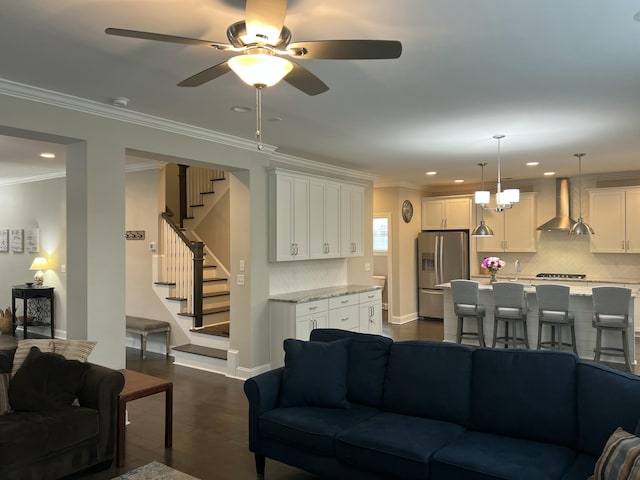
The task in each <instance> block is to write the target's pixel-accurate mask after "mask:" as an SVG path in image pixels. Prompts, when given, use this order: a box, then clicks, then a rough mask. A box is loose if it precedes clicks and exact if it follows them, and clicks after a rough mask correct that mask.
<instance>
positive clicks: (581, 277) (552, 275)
mask: <svg viewBox="0 0 640 480" xmlns="http://www.w3.org/2000/svg"><path fill="white" fill-rule="evenodd" d="M536 277H538V278H567V279H570V278H573V279H576V280H584V279H585V278H587V276H586V275H585V274H584V273H539V274H537V275H536Z"/></svg>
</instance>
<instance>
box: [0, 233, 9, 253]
mask: <svg viewBox="0 0 640 480" xmlns="http://www.w3.org/2000/svg"><path fill="white" fill-rule="evenodd" d="M8 251H9V229H8V228H2V229H0V252H8Z"/></svg>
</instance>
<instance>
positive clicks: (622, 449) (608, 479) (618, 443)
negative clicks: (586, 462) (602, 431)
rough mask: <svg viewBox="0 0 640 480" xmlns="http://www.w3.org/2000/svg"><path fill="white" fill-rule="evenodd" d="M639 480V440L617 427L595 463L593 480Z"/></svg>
mask: <svg viewBox="0 0 640 480" xmlns="http://www.w3.org/2000/svg"><path fill="white" fill-rule="evenodd" d="M637 478H640V438H638V437H636V436H635V435H632V434H631V433H628V432H625V431H624V430H623V429H622V428H620V427H618V428H617V429H616V431H615V432H613V433H612V434H611V436H610V437H609V440H607V443H606V445H605V446H604V450H603V451H602V454H601V455H600V458H598V461H597V462H596V468H595V471H594V473H593V476H592V477H590V479H593V480H633V479H637Z"/></svg>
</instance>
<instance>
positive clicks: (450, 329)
mask: <svg viewBox="0 0 640 480" xmlns="http://www.w3.org/2000/svg"><path fill="white" fill-rule="evenodd" d="M522 283H525V288H524V290H525V293H526V296H527V303H528V312H527V334H528V336H529V347H530V348H532V349H535V348H536V347H537V341H538V302H537V299H536V290H535V286H533V285H529V284H527V282H522ZM554 283H558V284H567V286H569V287H570V290H569V295H570V298H569V310H570V311H571V312H573V313H574V314H575V328H576V343H577V349H578V355H579V356H580V358H582V359H584V360H593V356H594V352H593V350H594V348H595V346H596V330H595V328H593V326H592V324H591V321H592V317H593V300H592V297H591V289H592V287H590V286H586V285H585V286H582V285H569V284H568V282H566V283H565V282H558V281H556V282H554ZM441 286H442V287H443V288H444V340H445V342H455V341H456V327H457V324H458V319H457V317H456V315H455V313H454V311H453V296H452V294H451V284H449V283H446V284H443V285H441ZM479 288H480V303H481V304H483V305H485V307H486V309H487V313H486V316H485V320H484V335H485V341H486V343H487V345H488V346H490V345H491V343H492V342H493V323H494V319H493V310H494V303H493V288H492V286H491V284H489V282H485V283H482V282H481V283H480V287H479ZM636 311H640V298H639V296H638V290H637V289H632V290H631V301H630V302H629V315H630V316H631V318H632V319H633V318H635V315H634V312H636ZM474 325H475V324H474V322H468V326H469V329H473V328H474ZM502 328H503V324H502V325H500V326H499V329H498V335H499V336H500V335H504V332H503V331H502ZM465 329H467V324H465ZM549 332H550V329H545V330H544V331H543V335H542V340H543V341H545V340H549ZM628 338H629V339H630V342H629V343H630V345H629V352H630V353H631V358H632V359H634V358H635V342H634V341H633V339H634V335H633V320H632V321H631V325H630V326H629V332H628ZM568 340H570V337H569V332H568V330H565V331H563V341H568ZM621 341H622V339H621V336H620V334H619V333H612V332H604V333H603V336H602V344H603V345H606V346H609V345H612V346H620V344H621ZM601 359H602V360H603V361H606V362H614V363H620V364H623V359H622V358H621V357H609V356H606V355H603V356H602V357H601Z"/></svg>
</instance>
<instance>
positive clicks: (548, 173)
mask: <svg viewBox="0 0 640 480" xmlns="http://www.w3.org/2000/svg"><path fill="white" fill-rule="evenodd" d="M544 174H545V175H546V176H547V177H550V176H551V175H555V174H556V172H544Z"/></svg>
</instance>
